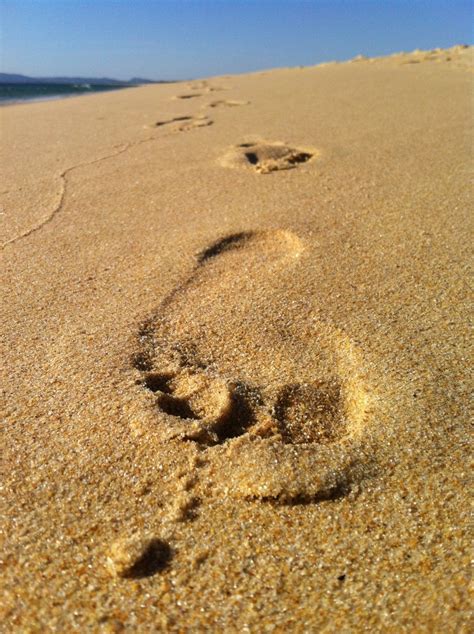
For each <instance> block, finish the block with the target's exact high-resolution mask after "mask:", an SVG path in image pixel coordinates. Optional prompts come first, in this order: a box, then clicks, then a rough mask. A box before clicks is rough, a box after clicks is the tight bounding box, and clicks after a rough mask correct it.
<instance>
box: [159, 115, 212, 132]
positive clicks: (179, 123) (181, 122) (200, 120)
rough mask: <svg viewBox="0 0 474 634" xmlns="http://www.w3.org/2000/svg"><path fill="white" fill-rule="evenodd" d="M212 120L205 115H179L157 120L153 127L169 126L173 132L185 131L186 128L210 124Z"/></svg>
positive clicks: (190, 128) (191, 128)
mask: <svg viewBox="0 0 474 634" xmlns="http://www.w3.org/2000/svg"><path fill="white" fill-rule="evenodd" d="M213 123H214V122H213V120H212V119H210V118H209V117H207V116H205V115H199V116H195V117H193V116H190V115H187V116H181V117H173V118H172V119H167V120H165V121H157V122H156V123H155V127H157V128H159V127H161V126H170V127H171V129H172V130H174V131H175V132H186V131H187V130H193V129H194V128H203V127H207V126H210V125H212V124H213Z"/></svg>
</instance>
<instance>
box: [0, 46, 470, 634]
mask: <svg viewBox="0 0 474 634" xmlns="http://www.w3.org/2000/svg"><path fill="white" fill-rule="evenodd" d="M471 62H472V49H469V48H463V47H456V48H453V49H450V50H447V51H442V50H437V51H432V52H428V53H426V52H419V51H417V52H414V53H411V54H398V55H394V56H391V57H388V58H383V59H371V60H365V59H356V60H353V62H348V63H343V64H336V63H332V64H323V65H320V66H315V67H311V68H297V69H281V70H275V71H271V72H263V73H255V74H251V75H242V76H232V77H230V76H229V77H218V78H211V79H209V80H206V81H196V82H188V83H183V84H173V85H159V86H158V85H157V86H147V87H142V88H136V89H130V90H124V91H119V92H115V93H108V94H100V95H93V96H88V97H79V98H71V99H64V100H60V101H54V102H44V103H33V104H23V105H15V106H7V107H4V108H2V110H1V119H2V158H1V166H2V171H3V174H2V186H1V190H2V191H1V198H2V214H3V215H2V216H1V220H2V224H3V239H2V241H3V242H4V247H3V251H2V259H3V263H2V274H3V283H2V288H3V293H2V294H3V297H2V302H1V310H2V315H1V323H2V348H3V350H2V354H3V359H4V364H3V370H4V378H3V385H4V396H5V400H4V419H5V422H4V425H3V430H4V435H3V440H2V446H3V457H2V470H3V497H2V503H3V505H4V508H3V510H4V519H3V524H2V542H3V543H2V586H3V601H2V607H3V616H2V621H1V623H2V626H1V627H2V628H3V629H4V631H7V632H46V631H54V632H73V631H80V632H84V631H98V632H102V631H103V632H121V631H125V632H128V631H130V632H134V631H137V632H149V631H179V632H188V631H218V632H223V631H226V632H234V631H236V632H237V631H238V632H262V631H265V632H267V631H268V632H271V631H276V632H281V631H284V630H287V631H288V630H289V631H294V632H316V631H318V632H335V631H343V632H354V631H372V632H374V631H380V632H468V631H469V602H468V598H467V597H468V595H467V592H468V582H469V574H468V567H467V566H468V550H469V548H468V544H469V539H468V503H469V497H468V489H467V485H468V473H469V444H468V440H469V436H468V420H469V417H468V396H467V395H468V389H469V374H468V362H469V359H470V358H471V359H472V354H471V353H470V351H469V346H468V335H469V328H468V310H469V300H470V296H469V292H468V263H469V257H468V256H469V242H470V229H472V223H471V221H470V218H471V214H470V211H471V209H472V198H471V190H470V188H469V184H468V183H469V180H468V172H469V170H470V167H471V161H472V131H471V124H472V102H471V89H472V74H471V69H472V63H471Z"/></svg>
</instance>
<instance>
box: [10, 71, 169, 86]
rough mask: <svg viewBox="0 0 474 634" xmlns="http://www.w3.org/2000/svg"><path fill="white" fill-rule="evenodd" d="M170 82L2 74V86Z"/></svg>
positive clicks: (137, 78) (131, 84)
mask: <svg viewBox="0 0 474 634" xmlns="http://www.w3.org/2000/svg"><path fill="white" fill-rule="evenodd" d="M168 83H171V82H170V81H154V80H153V79H143V78H142V77H133V78H132V79H130V80H129V81H121V80H120V79H110V77H28V76H27V75H17V74H14V73H0V84H90V85H91V86H138V85H141V84H168Z"/></svg>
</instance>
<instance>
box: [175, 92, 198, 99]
mask: <svg viewBox="0 0 474 634" xmlns="http://www.w3.org/2000/svg"><path fill="white" fill-rule="evenodd" d="M196 97H202V94H201V93H200V92H194V93H191V94H189V93H188V94H184V95H175V96H174V97H173V99H195V98H196Z"/></svg>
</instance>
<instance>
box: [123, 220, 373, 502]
mask: <svg viewBox="0 0 474 634" xmlns="http://www.w3.org/2000/svg"><path fill="white" fill-rule="evenodd" d="M303 253H304V246H303V243H302V241H301V240H300V238H298V236H296V235H295V234H294V233H292V232H290V231H286V230H271V231H260V232H253V231H248V232H241V233H235V234H231V235H228V236H225V237H223V238H221V239H219V240H217V241H216V242H213V243H212V244H210V245H209V246H208V247H206V248H205V249H203V250H202V251H201V252H200V253H198V254H197V256H196V265H195V268H194V270H193V271H192V273H191V274H190V276H189V277H188V278H187V279H185V280H184V281H183V283H182V284H180V285H179V286H178V287H177V288H176V289H174V291H173V292H172V293H171V294H170V295H169V296H168V297H167V298H165V300H164V301H163V302H162V305H161V307H160V309H159V310H158V312H157V314H156V315H155V316H154V317H152V318H151V319H150V320H148V321H147V322H146V323H145V324H144V326H143V328H142V330H141V332H140V337H139V341H140V344H139V347H138V349H137V352H136V355H135V357H134V367H135V369H136V372H137V375H136V377H137V378H136V382H137V383H138V386H139V387H138V389H139V390H141V393H142V394H143V396H144V401H146V403H147V405H146V407H148V408H149V411H150V412H152V416H150V417H149V418H146V419H145V420H148V421H153V423H151V424H152V425H154V426H156V425H158V426H159V427H160V428H161V429H163V430H164V431H165V432H166V433H165V437H174V438H177V439H181V440H182V441H183V442H194V443H196V444H197V445H198V446H199V447H200V448H201V450H203V451H205V452H206V458H209V463H210V464H211V468H210V470H209V475H208V477H209V478H210V480H211V483H212V486H213V487H218V488H220V489H221V490H222V492H223V493H225V494H227V493H230V494H232V495H236V496H239V497H245V498H256V499H274V500H279V501H294V500H303V499H304V500H307V499H308V500H318V499H322V498H326V497H334V496H337V495H343V494H344V493H345V492H346V491H347V490H348V489H349V487H350V484H351V482H352V481H353V480H354V479H357V478H358V477H359V472H360V464H359V461H358V459H357V456H358V453H357V447H358V444H359V441H360V439H361V438H362V437H363V435H364V431H365V428H366V426H367V424H368V419H369V414H370V402H371V392H370V387H369V381H368V379H367V377H366V375H365V372H364V361H363V357H362V354H361V351H360V350H359V349H358V347H357V346H356V345H355V343H354V342H352V341H351V340H350V339H349V338H348V337H347V336H346V335H345V334H344V333H342V332H341V331H339V330H338V329H337V328H336V327H334V326H332V325H331V324H328V323H326V322H324V321H323V320H322V319H321V318H318V317H316V316H312V315H310V316H307V317H306V318H305V319H303V318H301V312H300V309H298V308H297V307H296V308H295V307H294V306H293V304H294V302H290V301H280V302H278V303H277V305H278V306H279V307H280V308H279V310H278V311H275V308H274V306H275V301H274V298H275V294H277V295H278V293H279V292H280V291H279V290H278V289H283V290H284V288H285V284H284V281H285V280H286V283H287V284H290V287H291V277H292V270H293V268H294V267H296V266H298V263H299V262H300V259H301V256H302V255H303ZM135 424H137V423H135ZM138 424H139V423H138ZM141 433H146V429H145V430H143V429H142V430H141Z"/></svg>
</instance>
